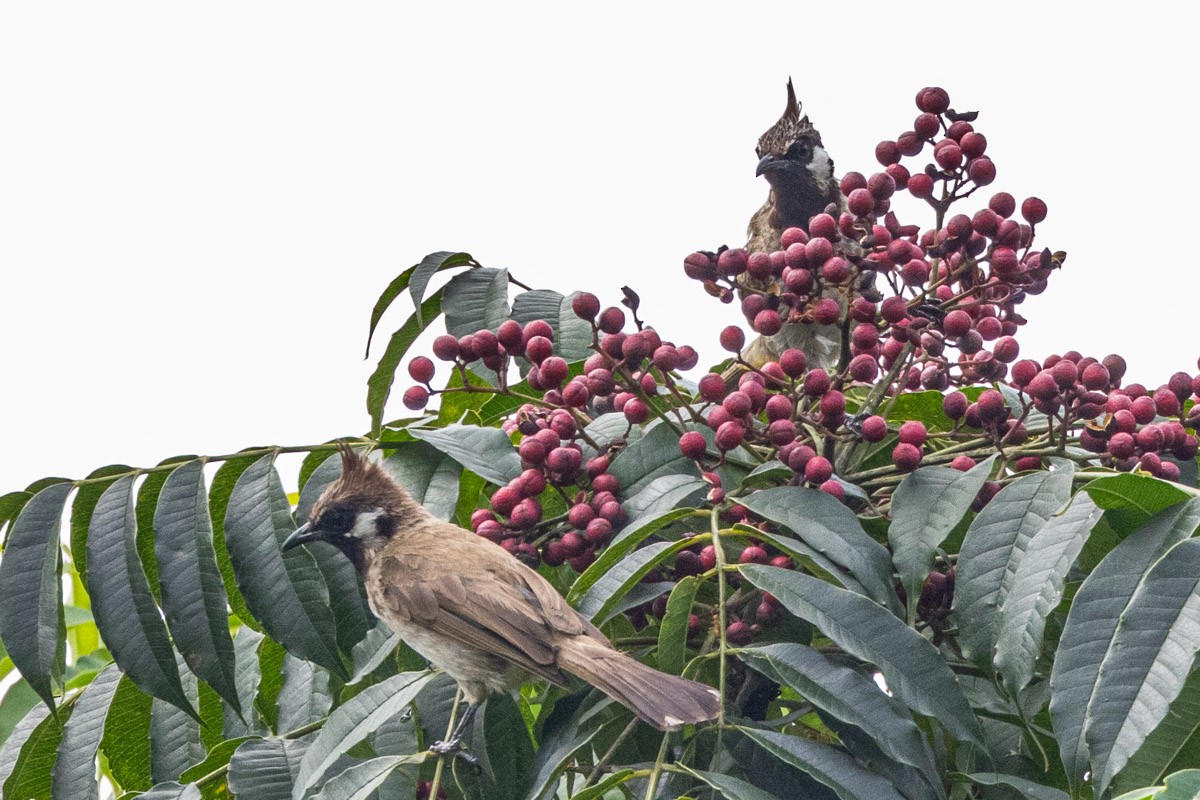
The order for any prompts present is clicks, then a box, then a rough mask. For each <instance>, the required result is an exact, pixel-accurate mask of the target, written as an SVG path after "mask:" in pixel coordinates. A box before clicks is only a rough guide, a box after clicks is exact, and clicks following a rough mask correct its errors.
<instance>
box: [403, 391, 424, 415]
mask: <svg viewBox="0 0 1200 800" xmlns="http://www.w3.org/2000/svg"><path fill="white" fill-rule="evenodd" d="M403 400H404V407H405V408H407V409H409V410H411V411H419V410H421V409H422V408H424V407H425V406H426V405H428V404H429V390H428V389H426V388H425V387H424V386H410V387H408V389H406V390H405V391H404V398H403Z"/></svg>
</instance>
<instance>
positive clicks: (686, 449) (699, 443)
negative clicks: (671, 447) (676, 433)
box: [679, 431, 708, 460]
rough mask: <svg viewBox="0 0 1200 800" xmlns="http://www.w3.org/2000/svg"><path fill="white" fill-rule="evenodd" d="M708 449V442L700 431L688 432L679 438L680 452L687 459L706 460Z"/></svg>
mask: <svg viewBox="0 0 1200 800" xmlns="http://www.w3.org/2000/svg"><path fill="white" fill-rule="evenodd" d="M707 449H708V442H706V441H705V440H704V434H702V433H700V432H699V431H688V432H687V433H685V434H684V435H683V436H680V437H679V451H680V452H681V453H683V455H684V457H685V458H690V459H693V460H699V459H701V458H704V453H705V451H706V450H707Z"/></svg>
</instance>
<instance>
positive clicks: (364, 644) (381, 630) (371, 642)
mask: <svg viewBox="0 0 1200 800" xmlns="http://www.w3.org/2000/svg"><path fill="white" fill-rule="evenodd" d="M399 644H400V635H399V634H397V633H395V632H393V631H392V629H391V628H389V627H388V626H387V625H386V624H385V623H383V622H376V623H375V627H374V628H371V630H369V631H367V635H366V636H364V637H363V640H362V641H361V642H359V643H358V644H356V645H355V646H354V651H353V652H352V653H351V654H350V661H351V663H352V665H353V669H354V673H353V674H352V675H351V676H350V680H349V683H350V684H351V685H352V684H356V683H358V682H359V681H361V680H362V679H363V678H365V677H367V676H368V675H370V674H371V673H372V672H374V671H375V669H376V668H377V667H379V665H380V664H382V663H383V662H384V661H386V660H387V658H388V656H390V655H391V654H392V653H393V652H394V651H395V650H396V647H397V645H399Z"/></svg>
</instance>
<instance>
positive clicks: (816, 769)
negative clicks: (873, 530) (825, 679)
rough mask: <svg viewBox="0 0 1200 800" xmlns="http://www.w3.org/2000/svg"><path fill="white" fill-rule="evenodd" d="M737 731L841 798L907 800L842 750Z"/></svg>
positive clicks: (747, 730)
mask: <svg viewBox="0 0 1200 800" xmlns="http://www.w3.org/2000/svg"><path fill="white" fill-rule="evenodd" d="M843 591H844V590H843ZM738 731H739V732H740V733H742V734H743V735H745V736H747V737H749V738H750V739H752V740H754V741H755V742H756V743H757V744H758V745H759V746H760V747H762V748H764V749H765V750H767V751H769V752H771V753H773V754H774V755H775V756H776V757H777V758H779V759H781V760H782V761H784V762H786V763H788V764H790V765H792V766H793V767H796V768H797V769H799V770H802V771H804V772H806V773H808V774H809V775H811V776H812V777H814V778H816V779H817V780H818V781H820V782H821V783H823V784H824V785H826V786H828V787H829V788H831V789H833V790H834V792H836V793H837V796H838V797H839V798H842V800H904V797H903V795H901V794H900V793H899V792H898V791H896V789H895V787H893V786H892V784H891V783H890V782H889V781H888V780H886V779H885V778H882V777H880V776H879V775H876V774H875V773H873V772H869V771H868V770H866V769H864V768H862V767H860V766H859V765H858V764H857V763H855V761H854V759H853V758H852V757H851V756H850V755H849V754H847V753H845V752H842V751H841V750H836V749H834V748H832V747H829V746H828V745H823V744H819V743H817V742H814V741H812V740H810V739H806V738H804V737H802V736H789V735H787V734H785V733H779V732H778V731H771V730H759V729H757V728H747V727H745V726H742V727H739V728H738Z"/></svg>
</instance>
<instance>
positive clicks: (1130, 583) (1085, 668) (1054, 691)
mask: <svg viewBox="0 0 1200 800" xmlns="http://www.w3.org/2000/svg"><path fill="white" fill-rule="evenodd" d="M1197 527H1200V498H1197V499H1193V500H1189V501H1188V502H1186V503H1181V504H1180V505H1177V506H1173V507H1171V508H1168V509H1166V510H1164V511H1160V512H1159V513H1158V514H1156V515H1155V516H1154V518H1153V519H1152V520H1151V521H1150V522H1148V523H1147V524H1146V525H1145V526H1144V527H1142V529H1141V530H1139V531H1137V532H1136V533H1134V534H1132V535H1130V536H1128V537H1126V539H1125V540H1124V541H1122V542H1121V543H1120V544H1119V545H1117V546H1116V547H1115V548H1113V550H1112V551H1111V552H1110V553H1109V554H1108V555H1107V556H1106V557H1105V558H1104V560H1103V561H1101V562H1100V564H1099V565H1098V566H1097V567H1096V568H1095V569H1094V570H1093V571H1092V574H1091V575H1089V576H1088V578H1087V580H1085V581H1084V582H1083V585H1082V586H1081V587H1080V589H1079V591H1078V592H1077V593H1076V594H1075V599H1074V600H1073V601H1072V603H1071V610H1070V612H1069V613H1068V614H1067V621H1066V624H1065V625H1064V627H1063V631H1062V636H1061V637H1060V639H1059V645H1058V652H1057V653H1056V655H1055V659H1054V667H1053V669H1052V671H1051V673H1050V689H1051V694H1050V716H1051V718H1052V719H1053V721H1054V733H1055V738H1056V739H1057V741H1058V745H1059V753H1060V756H1061V758H1062V761H1063V766H1064V767H1065V768H1066V771H1067V775H1068V776H1070V777H1071V778H1072V779H1073V781H1074V782H1075V783H1079V782H1081V781H1082V780H1083V775H1084V773H1085V772H1086V771H1087V769H1088V754H1087V746H1086V744H1085V740H1084V726H1085V723H1086V718H1085V713H1086V710H1087V708H1088V707H1089V706H1090V705H1091V701H1092V698H1093V697H1094V696H1095V692H1096V688H1097V678H1098V676H1099V672H1100V665H1101V663H1103V661H1104V660H1105V655H1106V653H1107V652H1108V651H1109V648H1110V646H1111V644H1112V639H1113V635H1114V633H1115V632H1116V629H1117V624H1118V622H1119V621H1120V618H1121V615H1122V614H1123V613H1124V612H1125V610H1126V608H1127V607H1128V605H1129V602H1130V599H1131V598H1132V597H1133V594H1134V592H1135V590H1136V589H1137V587H1138V584H1139V583H1140V582H1141V579H1142V575H1143V574H1144V573H1145V572H1146V570H1148V569H1149V568H1150V566H1151V565H1152V564H1154V563H1155V562H1156V561H1158V560H1159V559H1160V558H1161V557H1162V556H1163V554H1164V553H1166V552H1167V551H1168V550H1169V549H1170V548H1171V547H1173V546H1174V545H1175V544H1176V543H1177V542H1180V541H1183V540H1184V539H1186V538H1188V537H1189V536H1191V535H1192V533H1193V532H1195V530H1196V528H1197ZM956 584H957V582H956ZM957 591H959V590H958V589H957V588H956V592H957Z"/></svg>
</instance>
